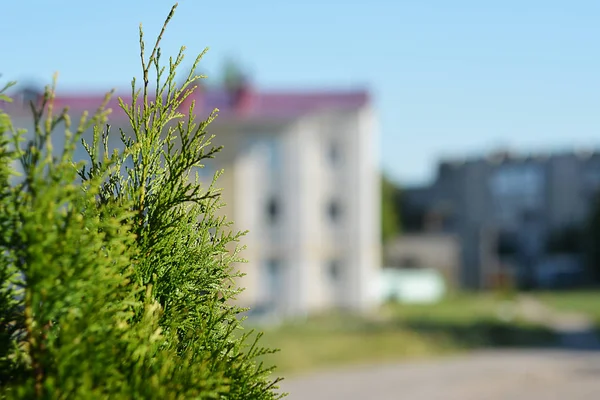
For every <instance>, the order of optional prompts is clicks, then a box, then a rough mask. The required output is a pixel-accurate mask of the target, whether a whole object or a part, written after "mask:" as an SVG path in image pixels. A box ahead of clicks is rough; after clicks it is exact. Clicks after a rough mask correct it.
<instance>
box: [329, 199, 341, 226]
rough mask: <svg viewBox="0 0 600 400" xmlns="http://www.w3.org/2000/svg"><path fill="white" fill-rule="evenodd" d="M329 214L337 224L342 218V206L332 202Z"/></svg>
mask: <svg viewBox="0 0 600 400" xmlns="http://www.w3.org/2000/svg"><path fill="white" fill-rule="evenodd" d="M327 214H329V218H330V219H331V220H332V221H333V222H337V221H338V220H339V218H340V214H341V210H340V205H339V203H338V202H337V201H335V200H332V201H330V202H329V204H328V205H327Z"/></svg>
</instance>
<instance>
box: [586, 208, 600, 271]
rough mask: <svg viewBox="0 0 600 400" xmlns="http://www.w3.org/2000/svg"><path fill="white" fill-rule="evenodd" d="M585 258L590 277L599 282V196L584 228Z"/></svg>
mask: <svg viewBox="0 0 600 400" xmlns="http://www.w3.org/2000/svg"><path fill="white" fill-rule="evenodd" d="M584 229H585V230H584V232H585V233H586V235H585V241H584V243H583V245H584V248H585V258H586V264H587V267H588V272H589V274H590V278H591V279H592V280H593V281H594V282H595V283H600V196H596V198H595V200H594V203H593V204H592V207H591V212H590V216H589V218H588V221H587V224H586V226H585V228H584Z"/></svg>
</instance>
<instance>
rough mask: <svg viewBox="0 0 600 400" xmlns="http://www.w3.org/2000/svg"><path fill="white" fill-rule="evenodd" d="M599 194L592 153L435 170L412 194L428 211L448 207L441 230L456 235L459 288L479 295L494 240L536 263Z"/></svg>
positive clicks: (491, 265) (599, 162) (597, 158)
mask: <svg viewBox="0 0 600 400" xmlns="http://www.w3.org/2000/svg"><path fill="white" fill-rule="evenodd" d="M501 175H502V176H501ZM536 176H537V178H535V177H536ZM534 178H535V179H534ZM500 181H506V182H504V183H502V182H500ZM535 187H539V190H538V191H537V192H536V191H535V190H534V189H535ZM599 187H600V154H599V153H592V154H590V155H587V156H582V155H579V154H577V153H562V154H555V155H549V156H547V157H540V156H535V157H534V156H531V157H518V156H516V155H504V156H502V155H496V156H493V157H487V158H478V159H472V160H467V161H464V162H454V163H453V162H444V163H441V164H440V168H439V174H438V177H437V180H436V181H435V182H434V184H433V185H431V187H429V188H427V190H422V189H420V190H419V191H418V194H419V195H420V196H421V197H422V195H423V194H427V198H426V199H420V201H421V202H422V203H424V204H425V206H426V209H427V210H428V212H431V211H435V210H436V209H439V208H440V205H441V204H443V203H448V204H449V206H448V207H446V208H447V209H449V210H451V211H450V212H449V216H448V221H446V222H447V223H446V224H445V225H444V226H443V227H442V228H441V230H442V231H444V232H453V233H456V234H457V235H458V237H459V240H460V242H461V248H462V266H461V269H462V274H461V275H462V277H461V283H462V286H463V287H466V288H480V287H483V286H485V282H486V281H487V275H489V273H490V271H494V270H495V268H496V267H497V265H495V264H497V263H498V259H497V258H495V256H494V255H492V254H491V252H493V251H495V250H494V248H495V244H496V243H495V242H494V240H495V235H497V234H498V233H499V232H506V233H508V234H511V235H514V236H515V237H517V236H518V240H517V241H518V242H519V243H520V244H521V245H522V247H523V252H524V253H523V256H527V257H533V258H531V260H533V261H532V262H534V263H535V262H538V261H539V260H541V259H542V258H543V256H544V254H543V253H544V251H545V250H544V243H545V239H546V237H547V236H548V235H549V234H550V232H552V231H553V230H555V229H561V228H565V227H567V226H569V225H572V224H580V223H582V222H583V221H585V218H586V217H587V215H588V213H589V211H590V202H591V201H592V199H593V198H594V195H595V194H596V193H597V190H598V188H599ZM408 196H409V197H410V193H409V194H408ZM528 210H529V211H532V212H533V214H531V215H530V220H528V221H525V220H524V219H523V215H524V214H523V212H524V211H528ZM423 229H426V227H425V226H424V227H423ZM522 262H523V261H522Z"/></svg>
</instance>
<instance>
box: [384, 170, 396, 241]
mask: <svg viewBox="0 0 600 400" xmlns="http://www.w3.org/2000/svg"><path fill="white" fill-rule="evenodd" d="M400 231H401V218H400V188H399V187H398V186H396V185H395V184H394V183H393V182H392V181H391V180H390V179H389V178H388V177H387V176H386V175H385V173H382V174H381V239H382V241H383V242H384V243H385V242H387V241H388V240H390V239H392V238H394V237H396V236H398V235H399V234H400Z"/></svg>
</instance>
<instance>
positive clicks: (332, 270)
mask: <svg viewBox="0 0 600 400" xmlns="http://www.w3.org/2000/svg"><path fill="white" fill-rule="evenodd" d="M341 269H342V268H341V263H340V260H338V259H332V260H329V262H328V263H327V268H326V272H327V278H328V279H329V280H330V281H331V282H337V281H339V279H340V275H341V272H342V271H341Z"/></svg>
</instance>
